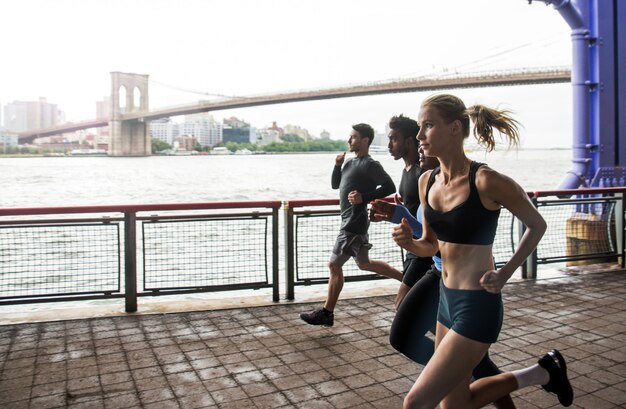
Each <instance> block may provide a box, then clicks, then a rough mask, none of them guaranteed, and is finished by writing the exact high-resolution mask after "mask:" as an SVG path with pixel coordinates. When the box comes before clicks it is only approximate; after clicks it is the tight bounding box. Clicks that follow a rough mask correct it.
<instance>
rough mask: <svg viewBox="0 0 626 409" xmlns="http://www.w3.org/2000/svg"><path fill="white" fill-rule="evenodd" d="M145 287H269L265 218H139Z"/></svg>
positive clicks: (154, 288)
mask: <svg viewBox="0 0 626 409" xmlns="http://www.w3.org/2000/svg"><path fill="white" fill-rule="evenodd" d="M141 226H142V234H143V258H144V283H143V287H144V290H145V291H160V290H182V289H197V288H209V287H238V288H259V287H265V286H268V285H269V282H270V280H269V278H268V277H269V276H268V264H269V262H268V254H271V251H268V234H269V232H268V218H267V217H236V218H224V217H212V218H202V219H185V220H167V219H159V220H153V221H143V222H142V223H141Z"/></svg>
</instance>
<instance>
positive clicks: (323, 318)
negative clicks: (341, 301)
mask: <svg viewBox="0 0 626 409" xmlns="http://www.w3.org/2000/svg"><path fill="white" fill-rule="evenodd" d="M300 319H301V320H302V321H304V322H306V323H307V324H310V325H323V326H325V327H332V326H333V324H334V323H335V319H334V314H333V313H332V312H331V313H330V314H327V313H326V312H324V310H323V309H321V308H320V309H318V310H313V311H311V312H303V313H302V314H300Z"/></svg>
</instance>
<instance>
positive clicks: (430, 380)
mask: <svg viewBox="0 0 626 409" xmlns="http://www.w3.org/2000/svg"><path fill="white" fill-rule="evenodd" d="M436 339H437V346H436V350H435V354H434V355H433V357H432V358H431V360H430V361H429V362H428V365H426V367H425V368H424V370H423V371H422V373H421V374H420V376H419V378H418V379H417V381H416V382H415V384H414V385H413V387H412V388H411V390H410V391H409V394H408V395H407V397H406V398H405V401H404V408H405V409H408V408H411V409H413V408H419V409H421V408H434V407H436V406H437V404H438V403H440V402H441V408H442V409H450V408H480V407H483V406H485V405H487V404H488V403H490V402H493V401H494V400H496V399H498V398H500V397H502V396H504V395H507V394H509V393H511V392H512V391H514V390H515V389H517V382H516V380H515V377H513V376H512V375H511V374H510V373H505V374H500V375H496V376H492V377H489V378H483V379H482V380H480V381H477V382H474V383H472V384H471V386H470V379H471V372H472V369H473V368H474V367H475V366H476V365H477V364H478V362H479V361H480V360H481V359H482V357H483V356H484V355H485V354H486V353H487V350H488V349H489V346H490V344H485V343H482V342H477V341H473V340H471V339H469V338H466V337H464V336H462V335H459V334H458V333H456V332H455V331H454V330H448V329H447V328H446V327H444V326H443V325H441V324H440V323H437V337H436Z"/></svg>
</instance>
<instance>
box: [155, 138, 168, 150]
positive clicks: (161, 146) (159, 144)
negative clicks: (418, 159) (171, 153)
mask: <svg viewBox="0 0 626 409" xmlns="http://www.w3.org/2000/svg"><path fill="white" fill-rule="evenodd" d="M168 149H172V146H171V145H170V144H169V143H167V142H163V141H162V140H160V139H157V138H152V153H157V152H161V151H165V150H168Z"/></svg>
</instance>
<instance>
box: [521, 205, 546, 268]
mask: <svg viewBox="0 0 626 409" xmlns="http://www.w3.org/2000/svg"><path fill="white" fill-rule="evenodd" d="M530 201H531V202H532V203H533V205H534V206H535V208H536V209H538V208H539V206H538V202H537V194H536V193H535V195H534V196H533V197H531V198H530ZM518 223H519V234H520V239H521V238H522V236H523V235H524V232H525V231H526V226H525V225H524V223H522V222H521V221H518ZM540 243H541V242H540ZM537 247H539V244H537ZM537 247H535V248H534V249H533V252H532V253H530V256H528V258H527V259H526V261H525V262H524V264H523V265H522V278H537Z"/></svg>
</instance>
